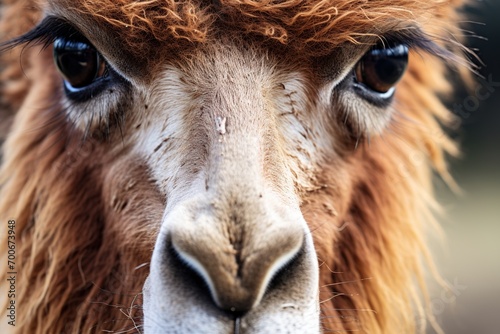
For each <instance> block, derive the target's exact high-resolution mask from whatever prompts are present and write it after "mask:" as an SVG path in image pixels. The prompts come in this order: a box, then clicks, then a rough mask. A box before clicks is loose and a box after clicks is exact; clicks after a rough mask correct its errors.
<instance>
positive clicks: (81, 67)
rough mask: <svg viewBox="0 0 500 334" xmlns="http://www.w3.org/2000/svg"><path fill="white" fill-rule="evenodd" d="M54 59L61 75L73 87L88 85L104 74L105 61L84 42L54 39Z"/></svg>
mask: <svg viewBox="0 0 500 334" xmlns="http://www.w3.org/2000/svg"><path fill="white" fill-rule="evenodd" d="M54 61H55V63H56V65H57V68H58V70H59V72H60V73H61V75H62V76H63V77H64V79H65V80H66V81H67V82H68V83H69V84H70V85H71V86H72V87H74V88H83V87H85V86H88V85H90V84H91V83H92V82H94V80H96V79H97V78H98V77H99V76H102V75H103V74H104V68H105V63H104V62H103V61H102V59H101V56H100V55H99V53H98V52H97V51H96V50H95V49H94V48H93V47H92V46H91V45H90V44H88V43H85V42H78V41H70V40H66V39H63V38H58V39H56V41H55V42H54Z"/></svg>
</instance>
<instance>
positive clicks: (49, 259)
mask: <svg viewBox="0 0 500 334" xmlns="http://www.w3.org/2000/svg"><path fill="white" fill-rule="evenodd" d="M462 5H463V1H461V0H449V1H442V0H422V1H414V0H411V1H410V0H395V1H390V0H378V1H359V0H317V1H316V0H304V1H299V0H283V1H271V0H263V1H253V0H218V1H198V0H184V1H176V0H158V1H145V0H144V1H132V0H39V1H35V0H5V1H3V4H2V5H0V6H1V7H0V8H1V9H0V14H1V21H0V36H1V38H2V40H3V41H4V44H2V47H1V50H2V55H1V58H0V64H2V67H1V68H2V71H1V73H0V75H1V79H0V80H1V81H0V82H1V86H0V89H1V90H0V101H1V102H0V106H2V113H1V117H2V122H3V124H9V125H8V130H6V131H7V134H6V136H5V142H4V144H3V147H2V160H3V161H2V167H1V172H0V173H1V174H0V180H1V181H0V184H1V189H0V191H1V195H0V217H1V222H2V226H3V227H2V238H3V239H2V240H3V241H2V245H4V242H5V243H7V241H8V240H7V238H8V236H7V235H6V234H4V232H3V231H7V227H6V226H7V225H6V224H7V221H10V222H12V223H9V224H11V225H9V227H12V228H10V229H11V230H13V231H14V232H13V233H15V238H12V240H14V241H15V245H16V246H15V269H16V274H15V280H14V283H15V284H14V288H15V296H14V297H12V298H11V297H8V300H7V301H6V303H7V304H3V305H7V307H10V306H9V305H10V303H12V301H13V302H14V305H15V307H17V308H16V310H15V311H14V312H13V314H14V317H13V320H12V317H11V318H9V315H10V311H9V310H7V318H6V317H5V316H3V317H2V325H1V326H2V327H1V328H2V333H35V334H47V333H103V332H106V333H146V334H156V333H329V332H333V333H351V332H359V333H371V334H381V333H384V334H388V333H389V334H391V333H392V334H395V333H415V332H419V331H424V329H425V326H426V325H425V323H426V321H425V319H426V318H427V320H428V321H427V322H429V321H430V322H431V323H433V322H434V319H433V317H432V314H431V313H430V312H429V311H428V307H427V306H426V305H427V304H426V300H427V299H428V297H427V294H426V292H425V291H426V289H425V283H424V279H423V275H424V271H425V270H431V271H433V270H434V269H433V268H434V267H433V265H432V260H431V258H430V255H429V252H428V249H427V247H426V241H425V239H426V237H425V236H426V235H427V233H434V232H435V231H437V230H438V229H437V227H436V225H437V224H436V223H435V220H434V218H433V212H434V210H436V209H437V208H439V206H437V204H436V203H435V200H434V198H433V194H432V182H431V178H432V174H433V172H434V171H435V172H437V173H439V174H440V175H441V176H442V177H443V178H444V179H445V180H446V181H448V182H449V183H450V184H452V180H451V179H450V176H449V174H448V172H447V167H446V163H445V155H446V154H452V155H454V154H458V149H457V147H456V145H455V144H454V143H453V142H452V141H451V140H450V139H449V138H448V137H447V135H446V134H445V132H444V131H443V130H442V125H452V124H454V118H453V117H452V115H451V113H449V112H448V110H447V109H446V108H445V106H444V105H443V104H442V103H441V101H440V100H439V98H438V97H437V95H438V94H443V93H449V92H450V90H451V85H450V84H449V83H448V82H447V81H446V79H445V72H446V69H447V66H446V64H453V63H460V62H463V60H461V59H464V58H463V57H462V56H461V46H460V43H458V42H457V41H456V38H455V37H454V36H455V35H457V34H458V33H459V28H458V27H457V26H456V22H458V21H459V20H460V17H461V16H460V15H461V14H460V7H461V6H462ZM10 120H11V122H12V123H10ZM7 122H9V123H7ZM9 240H10V239H9ZM6 249H7V248H6V247H4V246H2V253H4V252H5V251H6ZM4 262H5V263H7V259H6V261H4ZM4 262H2V263H4ZM2 275H3V276H2V291H1V292H2V295H1V296H2V300H3V299H5V297H4V296H7V295H8V294H7V292H6V291H7V290H9V289H10V288H11V287H10V286H8V285H7V283H9V282H7V278H9V277H7V276H5V275H6V274H5V273H4V271H2ZM9 284H10V283H9ZM4 292H5V293H4ZM4 312H5V308H4ZM8 321H14V322H15V323H12V324H8V323H7V322H8ZM13 324H15V326H12V325H13Z"/></svg>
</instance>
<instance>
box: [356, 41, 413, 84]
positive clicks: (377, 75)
mask: <svg viewBox="0 0 500 334" xmlns="http://www.w3.org/2000/svg"><path fill="white" fill-rule="evenodd" d="M407 66H408V47H407V46H406V45H403V44H399V45H394V46H387V47H383V46H382V45H379V46H376V47H374V48H373V49H371V50H370V51H368V52H367V53H366V54H365V55H364V56H363V58H362V59H361V60H360V61H359V63H358V64H357V65H356V70H355V74H356V80H357V82H358V83H361V84H363V85H365V86H366V87H368V88H369V89H371V90H373V91H375V92H377V93H387V92H389V90H391V88H393V87H394V86H395V85H396V83H397V82H398V81H399V80H400V79H401V77H402V76H403V74H404V72H405V70H406V68H407Z"/></svg>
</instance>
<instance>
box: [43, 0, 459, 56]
mask: <svg viewBox="0 0 500 334" xmlns="http://www.w3.org/2000/svg"><path fill="white" fill-rule="evenodd" d="M48 2H49V8H50V9H49V11H51V12H55V13H56V14H58V15H61V16H63V17H67V18H68V19H69V20H71V22H76V23H77V24H80V25H81V26H82V28H87V29H90V27H92V26H94V27H99V29H100V30H101V31H104V32H106V33H111V34H114V35H116V36H119V37H118V38H119V39H121V40H122V42H123V43H125V44H126V45H129V46H130V48H131V50H145V49H147V48H151V47H156V46H158V44H168V46H169V47H171V48H174V47H176V46H178V45H181V46H182V45H183V43H191V44H196V43H204V42H207V41H210V39H212V38H214V37H216V36H217V35H220V34H233V35H237V36H245V38H248V39H252V40H255V41H259V40H260V41H262V42H265V43H275V44H282V45H287V47H289V48H293V49H298V50H302V51H303V52H308V53H327V52H328V51H329V50H330V49H332V48H334V47H335V46H338V45H340V44H342V43H345V42H353V43H363V42H365V41H366V38H367V37H371V38H372V40H373V36H378V35H381V34H384V33H386V32H388V31H392V30H401V29H405V28H407V27H408V26H418V25H419V22H420V21H423V20H425V22H426V24H427V25H429V26H430V25H432V24H437V23H438V22H439V20H438V18H441V21H442V17H443V13H444V12H445V11H446V10H447V9H448V7H450V2H443V1H441V0H427V1H409V0H377V1H359V0H330V1H328V0H326V1H325V0H310V1H307V0H305V1H304V0H288V1H254V0H212V1H206V0H185V1H174V0H168V1H135V0H48ZM433 18H434V19H436V22H432V19H433Z"/></svg>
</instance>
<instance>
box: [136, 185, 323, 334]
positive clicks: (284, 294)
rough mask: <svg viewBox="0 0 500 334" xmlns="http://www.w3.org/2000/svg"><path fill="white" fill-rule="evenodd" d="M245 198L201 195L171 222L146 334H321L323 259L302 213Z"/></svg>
mask: <svg viewBox="0 0 500 334" xmlns="http://www.w3.org/2000/svg"><path fill="white" fill-rule="evenodd" d="M244 197H246V198H247V202H244V201H242V200H240V201H233V202H232V205H229V204H227V203H228V201H225V200H224V199H222V200H221V199H220V198H219V199H217V198H214V197H206V196H200V197H199V198H196V199H193V200H190V201H188V202H184V203H181V204H179V205H178V206H177V207H176V208H175V209H174V210H173V211H172V212H171V213H170V214H168V215H166V217H165V222H164V226H168V228H164V229H162V233H161V234H160V237H159V239H158V241H157V245H156V248H155V251H154V256H153V260H152V263H151V266H152V267H151V275H150V277H149V278H148V283H147V285H146V287H145V291H144V292H145V322H144V323H145V332H146V333H194V332H196V333H234V332H239V333H319V301H318V288H317V287H318V282H317V276H318V274H317V260H316V257H315V252H314V248H313V245H312V240H311V238H310V235H309V234H308V233H307V232H306V229H305V222H304V221H303V219H302V217H301V215H300V211H298V210H294V209H293V208H287V207H284V206H283V207H279V206H277V203H276V199H272V198H268V197H266V196H262V197H260V196H259V195H257V196H252V195H251V194H248V193H247V194H246V196H244ZM249 198H255V200H254V201H252V202H250V201H249ZM229 203H231V202H229ZM172 319H176V320H175V322H174V323H172ZM188 328H189V329H188ZM236 328H237V329H236Z"/></svg>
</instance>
